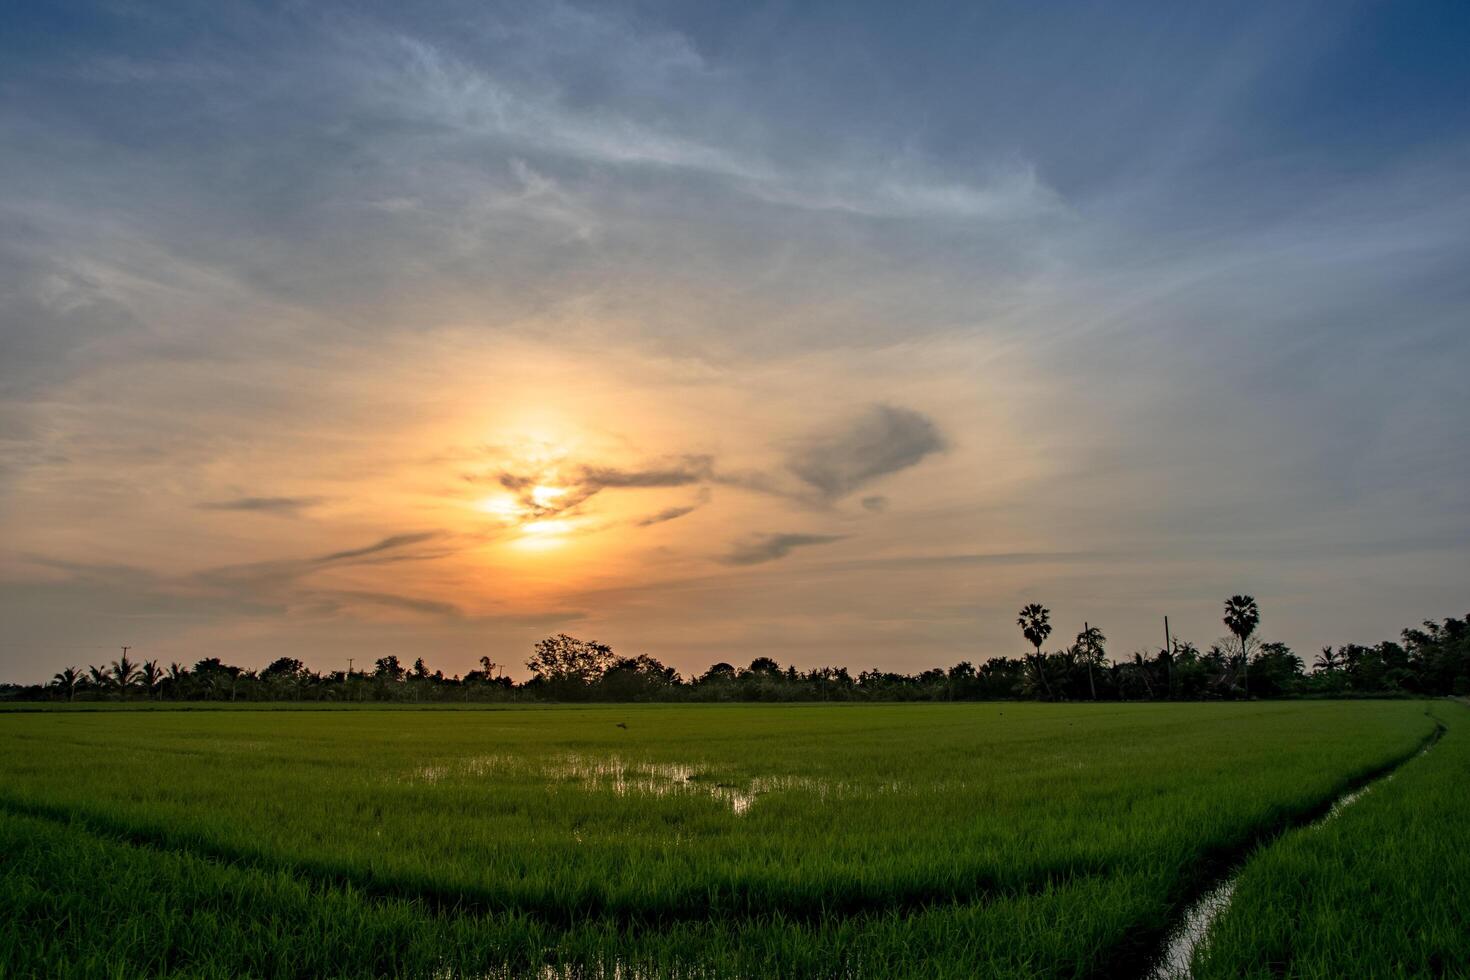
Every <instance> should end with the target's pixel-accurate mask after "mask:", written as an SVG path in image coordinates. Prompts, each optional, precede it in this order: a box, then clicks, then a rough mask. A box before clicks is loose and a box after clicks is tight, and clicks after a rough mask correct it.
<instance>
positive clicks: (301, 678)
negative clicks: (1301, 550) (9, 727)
mask: <svg viewBox="0 0 1470 980" xmlns="http://www.w3.org/2000/svg"><path fill="white" fill-rule="evenodd" d="M1222 622H1223V623H1224V625H1225V627H1226V629H1227V630H1228V635H1227V636H1225V637H1222V638H1221V639H1220V640H1218V641H1216V642H1215V643H1212V644H1211V645H1210V646H1209V647H1208V648H1206V649H1204V650H1201V649H1199V648H1198V647H1197V646H1195V644H1193V643H1190V642H1188V641H1183V640H1177V639H1173V638H1170V639H1169V642H1168V645H1167V646H1166V647H1165V648H1161V649H1158V650H1150V651H1138V652H1135V653H1133V654H1132V655H1131V656H1129V657H1123V658H1115V657H1112V656H1110V655H1109V654H1108V652H1107V642H1108V640H1107V636H1106V635H1105V634H1104V633H1103V631H1102V629H1101V628H1100V627H1098V626H1095V625H1092V624H1090V623H1084V624H1083V628H1082V630H1081V631H1079V632H1078V633H1077V635H1076V637H1075V638H1074V639H1073V640H1072V641H1071V642H1069V643H1066V644H1064V645H1062V646H1060V648H1055V649H1052V650H1049V651H1048V650H1044V649H1043V648H1044V647H1045V646H1046V645H1047V641H1048V640H1050V639H1051V636H1052V632H1053V630H1052V624H1051V611H1050V610H1049V609H1047V608H1046V607H1045V606H1042V605H1040V604H1039V603H1032V604H1029V605H1027V606H1025V607H1024V608H1022V610H1021V611H1020V614H1019V616H1018V618H1017V625H1018V626H1019V627H1020V631H1021V635H1022V637H1023V638H1024V639H1025V641H1026V642H1027V643H1028V644H1030V646H1031V652H1030V653H1026V654H1022V655H1020V656H1016V657H992V658H990V659H989V660H986V661H985V662H983V663H981V664H979V665H978V666H977V665H976V664H973V663H971V662H969V661H962V662H960V663H958V664H955V665H954V666H952V667H949V668H941V667H934V668H931V669H929V670H925V671H921V672H919V673H915V674H904V673H898V672H894V671H884V670H878V669H876V668H875V669H871V670H864V671H861V672H859V673H858V674H856V675H853V674H852V673H851V672H850V671H849V669H848V668H847V667H817V668H813V669H810V670H800V669H798V668H796V667H794V666H786V667H782V666H781V665H780V664H779V663H777V662H776V661H775V660H773V659H771V658H769V657H756V658H755V659H754V660H752V661H751V662H750V664H749V665H748V666H746V667H736V666H735V665H733V664H729V663H717V664H714V665H713V666H711V667H710V668H709V669H708V670H706V671H704V672H703V673H701V674H698V675H694V676H689V677H684V676H681V675H680V674H679V672H678V671H676V670H674V669H673V668H672V667H668V666H666V665H665V664H663V663H661V662H660V661H658V660H657V659H655V658H653V657H650V656H647V655H646V654H639V655H636V656H620V655H618V654H617V653H615V652H614V651H613V649H612V647H610V646H608V645H607V644H604V643H598V642H596V641H593V640H581V639H578V638H576V637H573V636H568V635H567V634H565V633H559V634H557V635H555V636H549V637H547V638H545V639H543V640H541V641H539V642H538V643H537V644H536V645H535V647H534V649H533V651H532V655H531V657H530V658H529V659H528V660H527V661H526V667H527V669H528V670H530V671H531V675H532V676H531V678H530V680H527V681H525V682H522V683H516V682H514V681H513V680H511V678H509V677H505V676H503V672H502V669H501V666H500V665H499V664H497V663H495V662H494V661H492V660H491V659H490V658H489V657H481V658H480V669H479V670H472V671H470V672H469V673H467V674H465V675H464V676H463V677H460V676H458V675H456V676H448V677H447V676H445V675H444V673H443V672H442V671H439V670H430V669H429V667H428V665H427V664H426V663H425V662H424V660H423V658H422V657H420V658H417V659H416V660H415V661H414V662H413V664H412V665H410V666H404V665H403V663H402V662H401V661H400V659H399V658H398V657H397V656H394V655H390V656H386V657H382V658H380V659H379V660H377V661H376V662H375V663H374V665H373V669H372V670H370V671H352V670H348V671H331V672H326V673H320V672H317V671H313V670H311V669H309V668H308V667H307V666H306V665H305V664H304V663H303V662H302V661H300V660H298V659H296V658H294V657H281V658H279V659H277V660H275V661H273V662H272V663H270V664H269V665H268V666H266V667H264V668H262V669H259V670H252V669H248V668H244V667H238V666H234V665H232V664H227V663H224V662H222V661H221V660H220V659H219V658H217V657H207V658H204V659H202V660H199V661H198V662H196V663H195V664H194V665H193V666H191V667H185V666H183V665H181V664H178V663H171V664H169V665H168V666H166V667H165V666H162V665H160V664H159V663H158V661H156V660H139V661H133V660H131V659H129V657H128V655H127V652H126V651H124V653H123V655H122V656H121V657H119V658H118V659H117V660H113V661H111V662H110V663H108V664H105V665H98V666H90V667H87V668H85V669H79V668H76V667H68V668H66V669H65V670H63V671H60V672H59V673H57V674H56V676H55V677H53V678H52V679H51V681H50V682H49V683H47V684H35V685H18V684H5V685H0V699H3V700H26V701H48V700H49V701H129V700H138V701H142V700H161V701H406V702H436V701H438V702H453V701H536V700H540V701H690V702H700V701H985V700H1045V701H1088V700H1091V701H1165V700H1212V699H1221V700H1226V699H1241V698H1258V697H1259V698H1275V697H1293V696H1314V695H1315V696H1382V695H1408V696H1438V695H1458V696H1464V695H1467V694H1470V615H1467V616H1466V617H1465V618H1463V619H1454V618H1450V619H1445V620H1444V621H1443V622H1439V623H1435V622H1430V621H1426V622H1425V623H1424V624H1423V625H1422V627H1420V628H1410V629H1406V630H1404V631H1403V632H1402V634H1401V635H1400V639H1399V641H1397V642H1395V641H1385V642H1382V643H1378V644H1376V645H1374V646H1363V645H1360V644H1347V645H1345V646H1341V647H1337V648H1336V649H1334V648H1332V647H1324V648H1323V649H1322V651H1321V653H1320V654H1318V655H1317V656H1316V657H1315V658H1314V660H1313V662H1312V664H1311V667H1310V669H1308V667H1307V665H1306V664H1305V662H1304V661H1303V660H1302V658H1301V657H1300V656H1298V655H1297V654H1296V653H1295V652H1293V651H1292V650H1291V649H1290V648H1288V647H1287V646H1286V645H1285V644H1283V643H1278V642H1274V641H1264V640H1261V639H1260V638H1259V636H1258V635H1257V627H1258V626H1259V624H1260V610H1259V608H1258V606H1257V604H1256V601H1255V599H1253V598H1252V597H1250V596H1231V597H1230V598H1229V599H1228V600H1226V602H1225V606H1224V615H1223V617H1222Z"/></svg>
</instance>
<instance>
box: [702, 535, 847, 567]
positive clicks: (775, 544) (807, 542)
mask: <svg viewBox="0 0 1470 980" xmlns="http://www.w3.org/2000/svg"><path fill="white" fill-rule="evenodd" d="M844 537H846V535H842V534H758V535H756V536H755V537H753V538H751V539H749V540H748V541H745V542H744V543H742V544H739V545H736V546H735V547H734V548H732V549H731V550H730V552H729V553H728V554H726V555H725V556H724V557H723V558H722V559H720V560H721V561H723V562H724V563H725V564H727V565H759V564H761V563H762V562H768V561H775V560H776V559H778V558H785V557H786V556H787V555H788V554H790V553H791V552H792V550H794V549H796V548H806V547H810V546H812V545H818V544H830V543H832V542H833V541H841V540H842V539H843V538H844Z"/></svg>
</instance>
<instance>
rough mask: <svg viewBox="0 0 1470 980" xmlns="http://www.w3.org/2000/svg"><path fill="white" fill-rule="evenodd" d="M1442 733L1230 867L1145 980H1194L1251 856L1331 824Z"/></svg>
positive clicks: (1171, 936) (1195, 905)
mask: <svg viewBox="0 0 1470 980" xmlns="http://www.w3.org/2000/svg"><path fill="white" fill-rule="evenodd" d="M1444 731H1445V729H1444V726H1443V725H1441V726H1439V727H1438V728H1436V729H1435V730H1434V734H1433V735H1431V736H1429V739H1428V741H1426V742H1425V743H1424V747H1423V748H1421V749H1420V750H1419V751H1418V752H1415V753H1414V754H1413V755H1411V756H1410V757H1409V758H1407V759H1405V760H1404V761H1403V762H1400V763H1399V764H1397V765H1395V766H1393V767H1392V768H1390V769H1388V770H1386V771H1384V772H1382V773H1379V774H1378V775H1376V776H1374V777H1372V778H1370V779H1369V780H1368V781H1367V782H1364V783H1360V784H1359V785H1357V786H1354V787H1351V788H1349V789H1348V790H1346V791H1345V792H1343V793H1342V795H1340V796H1338V797H1337V798H1336V799H1334V800H1333V801H1332V803H1331V805H1330V806H1329V807H1328V808H1327V812H1326V813H1321V811H1318V813H1321V815H1320V816H1317V817H1315V818H1312V817H1308V818H1307V819H1306V820H1305V821H1304V822H1301V823H1297V824H1295V825H1293V826H1290V827H1285V828H1283V829H1282V830H1281V833H1279V834H1277V835H1275V836H1273V837H1272V838H1271V839H1269V840H1267V841H1264V842H1262V843H1261V844H1258V845H1257V846H1255V847H1253V848H1251V850H1250V853H1248V854H1247V855H1246V856H1245V858H1244V860H1242V861H1240V862H1239V863H1237V864H1235V865H1233V866H1231V867H1230V868H1229V870H1228V871H1227V872H1226V874H1225V876H1224V877H1223V878H1220V879H1218V880H1216V881H1215V883H1214V884H1212V885H1210V886H1209V887H1207V888H1206V889H1205V891H1204V892H1203V894H1201V895H1200V896H1199V897H1198V898H1196V899H1195V900H1194V901H1193V902H1192V903H1191V904H1190V905H1189V906H1187V907H1186V908H1185V910H1184V916H1183V918H1182V919H1180V921H1179V922H1178V924H1177V925H1175V926H1174V928H1173V929H1172V930H1170V931H1169V933H1168V935H1167V936H1165V938H1164V944H1163V946H1162V947H1161V948H1160V950H1159V953H1158V956H1157V957H1156V958H1155V959H1154V961H1153V964H1152V966H1151V968H1150V969H1149V970H1148V971H1147V972H1146V973H1145V974H1144V977H1145V980H1193V977H1194V970H1193V964H1194V954H1195V951H1196V950H1197V949H1199V947H1200V946H1201V945H1203V943H1204V941H1205V939H1206V938H1207V937H1208V936H1209V934H1210V927H1211V926H1212V925H1214V924H1215V920H1216V919H1218V918H1219V917H1220V916H1221V914H1222V913H1224V911H1225V910H1226V909H1228V908H1229V907H1230V897H1231V896H1232V895H1233V894H1235V883H1236V882H1237V881H1238V880H1239V879H1240V874H1241V872H1242V871H1243V870H1245V866H1246V864H1247V863H1248V862H1249V861H1250V857H1251V855H1253V854H1255V853H1256V852H1257V851H1258V850H1260V849H1261V848H1263V847H1268V846H1270V844H1271V843H1272V842H1273V841H1275V840H1277V839H1279V838H1280V837H1282V836H1284V835H1285V834H1288V833H1291V832H1292V831H1293V830H1300V831H1302V832H1306V833H1310V832H1311V831H1313V830H1316V829H1317V828H1318V827H1321V826H1323V825H1324V824H1326V823H1327V822H1329V821H1331V820H1333V819H1334V818H1336V817H1337V815H1338V814H1340V813H1342V811H1343V810H1345V809H1347V808H1348V807H1350V806H1352V805H1353V804H1354V803H1356V802H1357V801H1358V800H1360V799H1362V798H1363V797H1364V796H1366V795H1367V794H1368V791H1369V790H1371V789H1372V788H1373V787H1374V786H1377V785H1378V784H1379V783H1385V782H1388V781H1389V780H1390V779H1392V778H1393V777H1394V773H1396V772H1398V771H1399V769H1401V768H1403V766H1405V765H1407V764H1408V763H1410V762H1412V761H1413V760H1415V759H1417V758H1419V757H1420V756H1421V755H1424V754H1425V753H1427V752H1428V751H1429V750H1430V749H1432V748H1434V743H1436V742H1438V741H1439V737H1440V736H1441V735H1443V734H1444Z"/></svg>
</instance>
